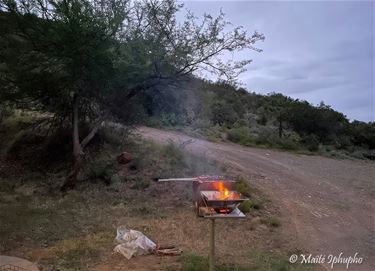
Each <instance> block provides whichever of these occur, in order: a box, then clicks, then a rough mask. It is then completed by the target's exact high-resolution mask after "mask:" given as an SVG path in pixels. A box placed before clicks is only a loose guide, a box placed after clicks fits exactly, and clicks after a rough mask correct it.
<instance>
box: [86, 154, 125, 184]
mask: <svg viewBox="0 0 375 271" xmlns="http://www.w3.org/2000/svg"><path fill="white" fill-rule="evenodd" d="M115 165H116V161H114V159H112V158H110V157H108V158H102V159H99V160H96V161H93V162H91V163H89V165H88V166H87V170H86V174H85V175H86V179H88V180H90V181H92V182H104V183H105V184H106V185H110V184H112V183H114V182H118V181H119V180H120V178H119V176H118V175H117V172H116V169H115Z"/></svg>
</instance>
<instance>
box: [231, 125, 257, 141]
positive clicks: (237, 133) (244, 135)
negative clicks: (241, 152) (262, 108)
mask: <svg viewBox="0 0 375 271" xmlns="http://www.w3.org/2000/svg"><path fill="white" fill-rule="evenodd" d="M227 134H228V140H230V141H232V142H234V143H239V144H242V145H252V141H253V140H252V138H251V136H250V129H249V128H248V127H239V128H232V129H230V130H228V133H227Z"/></svg>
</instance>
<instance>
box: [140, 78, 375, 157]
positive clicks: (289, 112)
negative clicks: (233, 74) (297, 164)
mask: <svg viewBox="0 0 375 271" xmlns="http://www.w3.org/2000/svg"><path fill="white" fill-rule="evenodd" d="M164 92H165V94H164V95H165V96H163V99H161V100H160V101H155V102H154V103H152V104H151V105H150V104H143V106H144V107H145V108H146V109H147V110H146V111H148V112H152V113H151V114H150V116H147V119H148V122H147V123H149V124H150V125H154V126H157V127H169V128H172V129H179V130H182V131H184V132H187V133H189V134H191V135H194V136H198V137H203V138H206V139H209V140H212V141H223V140H229V141H232V142H234V143H238V144H241V145H245V146H257V147H264V148H278V149H283V150H291V151H299V152H304V153H312V154H313V153H316V154H320V155H328V156H334V157H338V158H349V157H352V158H359V159H366V158H367V159H374V148H375V123H364V122H360V121H349V120H348V119H347V118H346V117H345V115H344V114H342V113H340V112H337V111H335V110H334V109H332V108H331V107H329V106H328V105H325V104H324V103H323V102H322V103H321V104H320V105H316V106H314V105H311V104H309V103H308V102H306V101H300V100H295V99H292V98H289V97H286V96H283V95H282V94H278V93H270V94H269V95H266V96H264V95H260V94H256V93H251V92H248V90H245V89H243V88H240V87H235V86H232V85H228V84H225V83H210V82H205V81H201V80H199V79H191V80H190V81H189V82H188V83H185V84H183V83H182V84H181V91H180V92H183V94H181V93H180V92H179V93H174V91H173V90H172V89H169V88H166V89H164ZM180 97H181V98H180ZM176 101H178V102H176ZM174 104H179V106H178V108H176V107H174V106H173V105H174ZM149 107H150V108H149ZM149 118H151V120H150V119H149Z"/></svg>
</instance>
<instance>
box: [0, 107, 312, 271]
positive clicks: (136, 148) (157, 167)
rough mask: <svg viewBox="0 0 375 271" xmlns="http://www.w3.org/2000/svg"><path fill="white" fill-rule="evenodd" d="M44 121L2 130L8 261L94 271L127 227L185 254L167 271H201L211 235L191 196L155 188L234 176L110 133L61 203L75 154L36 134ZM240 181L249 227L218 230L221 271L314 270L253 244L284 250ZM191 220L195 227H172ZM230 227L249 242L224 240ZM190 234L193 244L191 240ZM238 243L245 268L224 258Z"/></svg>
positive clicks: (61, 141) (2, 235) (103, 134)
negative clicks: (124, 155) (122, 156)
mask: <svg viewBox="0 0 375 271" xmlns="http://www.w3.org/2000/svg"><path fill="white" fill-rule="evenodd" d="M38 117H40V116H34V117H33V116H30V115H27V114H24V113H16V114H15V115H12V116H11V117H8V118H6V119H5V120H4V121H3V122H2V124H1V125H0V133H1V135H2V138H5V139H7V141H5V142H4V143H5V144H3V145H2V146H1V149H0V150H1V153H2V159H3V160H2V161H3V162H2V164H1V168H0V195H1V197H0V220H1V221H2V223H1V228H0V240H1V242H0V251H1V253H2V254H8V255H9V254H10V255H18V256H20V257H24V258H27V259H30V260H33V261H36V262H37V263H38V265H39V266H40V268H41V269H42V270H88V269H90V268H92V267H93V266H94V265H96V264H99V263H102V262H107V261H109V260H110V259H111V258H112V257H114V256H111V251H112V249H113V246H114V243H113V239H114V236H115V232H116V227H117V226H119V225H126V226H128V227H132V228H134V229H138V230H141V231H142V232H144V233H145V234H146V235H147V236H149V237H150V238H152V239H154V240H155V241H158V242H161V243H163V242H165V243H170V242H173V243H176V245H179V246H182V247H184V248H186V251H185V253H184V254H183V256H181V258H178V259H176V260H177V261H176V262H174V263H169V262H165V263H163V264H162V268H163V269H165V270H184V271H185V270H186V271H188V270H205V268H206V266H207V258H206V257H207V255H206V252H207V244H208V240H206V239H207V236H206V235H205V234H203V233H204V232H205V229H206V226H207V225H206V223H204V222H205V221H202V220H199V219H196V218H195V217H194V212H193V211H192V209H191V187H190V186H189V185H186V184H182V185H181V184H167V185H165V184H160V183H156V182H154V181H153V179H154V178H155V177H170V176H195V175H199V174H210V173H211V174H218V173H220V174H235V172H234V171H232V170H231V169H230V168H226V167H223V166H222V165H220V164H218V163H217V162H214V161H211V160H209V159H207V158H206V157H202V156H197V155H194V154H190V153H187V152H185V150H184V145H183V144H181V145H179V144H173V143H170V144H167V145H158V144H155V143H151V142H148V141H144V140H143V139H141V138H139V137H137V136H135V135H130V134H129V131H128V130H127V129H126V128H124V127H119V126H111V125H109V126H106V127H105V128H103V129H102V130H101V131H100V132H99V133H98V134H97V135H96V137H95V138H94V139H93V140H92V141H91V142H90V144H89V145H88V146H87V153H86V156H85V157H86V160H85V169H84V170H83V171H82V174H81V175H80V178H79V180H78V183H77V187H76V189H75V190H74V191H70V192H69V193H67V194H65V195H62V194H61V192H59V187H61V185H62V184H63V182H64V180H65V175H66V171H65V166H64V165H66V164H68V163H69V159H70V158H69V156H66V155H65V150H66V149H69V147H70V146H71V142H70V141H69V140H67V138H69V133H66V138H64V137H62V135H63V134H64V133H63V132H62V131H56V133H57V134H50V135H46V134H45V133H43V131H39V132H38V131H36V130H34V129H33V124H34V123H35V122H37V120H38ZM31 135H33V136H31ZM56 137H58V139H56ZM30 146H32V147H30ZM51 150H54V153H53V154H52V153H50V151H51ZM122 151H127V152H129V153H131V154H132V156H133V159H132V161H131V162H130V163H129V164H126V165H119V164H118V163H117V161H116V157H117V155H118V154H119V153H121V152H122ZM237 180H238V183H237V189H238V190H239V191H240V192H241V193H243V194H244V195H246V196H248V197H250V199H251V200H250V201H249V202H248V203H247V204H246V205H244V206H241V209H242V210H243V211H245V212H247V213H248V218H246V221H243V222H244V223H234V224H229V225H226V224H221V223H219V224H218V232H219V233H218V234H220V235H221V238H224V242H230V245H229V246H228V247H226V246H221V249H220V251H221V252H220V253H219V256H218V257H219V259H220V260H218V263H217V268H218V270H254V269H255V270H264V269H265V268H266V269H267V270H310V267H309V266H304V267H301V266H300V267H293V266H291V265H290V264H288V263H287V262H286V260H285V256H284V255H286V253H287V252H288V251H289V250H293V249H295V248H294V247H293V246H288V245H287V246H285V244H284V245H281V244H280V246H281V247H280V248H279V249H276V250H272V251H273V252H269V248H268V247H267V246H265V244H263V243H262V242H258V241H255V240H252V237H250V236H251V235H252V234H253V233H254V234H256V235H259V234H261V235H263V234H264V235H266V236H268V237H267V238H270V240H272V239H273V238H275V240H278V237H277V236H278V235H279V234H280V233H279V230H278V227H279V226H280V225H281V224H280V223H281V222H280V220H279V219H278V218H277V217H278V212H277V210H275V209H273V207H272V205H271V203H270V202H269V201H268V200H266V199H265V198H264V196H262V193H260V192H259V191H258V190H257V189H255V188H253V187H251V186H250V185H249V183H248V182H247V180H246V179H245V178H244V177H241V176H238V177H237ZM186 219H189V221H190V224H189V225H185V227H182V228H181V227H175V226H174V225H176V223H177V224H178V225H179V223H184V221H186ZM227 227H229V228H230V229H231V230H232V231H240V232H243V233H244V234H246V235H248V234H250V235H249V237H248V238H247V239H246V240H242V239H243V238H242V235H226V234H225V232H226V231H227ZM182 230H183V231H182ZM181 231H182V232H181ZM186 231H189V232H191V234H192V236H195V237H194V238H186V235H185V233H184V232H186ZM233 236H235V237H233ZM270 236H271V237H270ZM272 236H274V237H272ZM197 237H199V238H198V239H197ZM233 238H234V240H235V243H238V242H239V244H242V245H243V246H246V244H247V242H251V246H249V249H250V247H251V251H250V250H247V249H245V250H243V251H242V250H241V251H239V252H238V253H237V254H238V257H239V259H237V258H236V257H234V258H233V257H228V256H225V255H227V254H228V255H229V254H230V253H231V251H230V248H231V247H232V245H233ZM238 238H240V239H241V240H237V239H238ZM236 240H237V241H236ZM244 242H245V243H244ZM275 242H280V241H275ZM222 253H224V254H223V255H222ZM198 255H199V256H198ZM122 261H124V260H122ZM233 261H236V262H237V263H236V265H234V264H233ZM293 268H294V269H293ZM298 268H300V269H298Z"/></svg>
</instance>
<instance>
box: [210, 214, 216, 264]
mask: <svg viewBox="0 0 375 271" xmlns="http://www.w3.org/2000/svg"><path fill="white" fill-rule="evenodd" d="M209 266H210V267H209V271H214V269H215V218H210V256H209Z"/></svg>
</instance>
